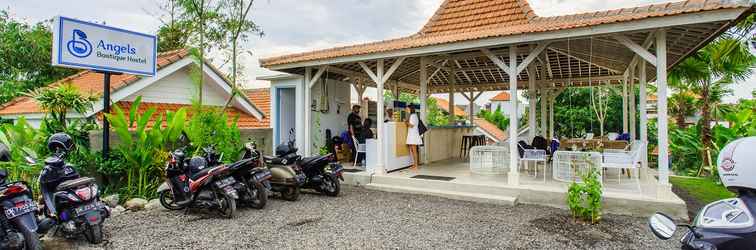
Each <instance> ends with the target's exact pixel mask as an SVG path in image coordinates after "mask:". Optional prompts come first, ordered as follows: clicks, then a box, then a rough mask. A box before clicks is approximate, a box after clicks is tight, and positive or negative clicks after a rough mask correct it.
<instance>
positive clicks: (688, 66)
mask: <svg viewBox="0 0 756 250" xmlns="http://www.w3.org/2000/svg"><path fill="white" fill-rule="evenodd" d="M754 63H756V57H754V56H753V55H752V54H751V53H750V51H749V50H748V47H747V45H746V44H745V43H744V42H743V41H741V40H739V39H737V38H731V37H727V36H725V37H723V38H719V39H717V40H715V41H714V42H712V43H711V44H709V45H707V46H706V47H704V48H703V49H701V50H699V51H698V52H696V53H695V54H693V55H691V56H690V57H689V58H687V59H685V60H684V61H682V62H681V63H680V64H678V65H677V66H676V67H674V68H672V70H670V74H669V81H670V84H671V85H677V86H686V87H687V88H689V89H690V90H692V91H694V92H695V93H697V94H698V95H700V96H701V98H700V103H701V120H700V122H701V125H702V126H701V143H702V144H703V146H704V147H703V152H701V153H702V158H703V163H704V166H710V165H711V161H710V158H709V157H708V155H709V154H710V152H709V150H710V149H711V145H712V141H711V138H712V135H711V108H712V94H715V93H713V92H715V91H717V89H718V88H726V86H727V85H730V84H732V83H734V82H738V81H742V80H745V79H747V78H748V77H750V75H751V67H753V66H754Z"/></svg>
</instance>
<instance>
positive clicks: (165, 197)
mask: <svg viewBox="0 0 756 250" xmlns="http://www.w3.org/2000/svg"><path fill="white" fill-rule="evenodd" d="M160 205H163V207H164V208H165V209H168V210H181V209H184V207H185V206H181V205H179V204H176V201H175V200H174V199H173V192H171V191H170V190H167V191H163V192H160Z"/></svg>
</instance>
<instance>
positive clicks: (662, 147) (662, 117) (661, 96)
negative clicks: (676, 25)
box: [656, 30, 669, 188]
mask: <svg viewBox="0 0 756 250" xmlns="http://www.w3.org/2000/svg"><path fill="white" fill-rule="evenodd" d="M656 84H657V94H656V95H657V96H658V98H657V109H658V110H657V114H658V117H659V118H658V122H657V125H658V132H657V134H658V137H659V138H658V144H659V145H658V147H659V163H658V166H659V185H661V186H663V187H665V188H666V187H667V186H669V155H668V154H669V142H668V141H667V139H668V130H667V129H668V127H667V126H668V124H667V123H668V122H669V120H668V118H667V32H666V31H665V30H659V31H658V32H657V34H656Z"/></svg>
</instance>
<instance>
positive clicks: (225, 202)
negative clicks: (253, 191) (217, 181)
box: [216, 191, 236, 219]
mask: <svg viewBox="0 0 756 250" xmlns="http://www.w3.org/2000/svg"><path fill="white" fill-rule="evenodd" d="M216 195H217V196H218V212H220V214H221V215H222V216H223V217H226V218H228V219H232V218H234V215H236V199H234V197H231V195H229V194H226V193H225V192H223V191H219V192H218V193H217V194H216Z"/></svg>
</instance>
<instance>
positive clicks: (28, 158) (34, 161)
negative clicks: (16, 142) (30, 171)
mask: <svg viewBox="0 0 756 250" xmlns="http://www.w3.org/2000/svg"><path fill="white" fill-rule="evenodd" d="M24 159H25V160H26V162H27V163H29V164H37V161H36V160H34V158H31V156H26V157H24Z"/></svg>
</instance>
